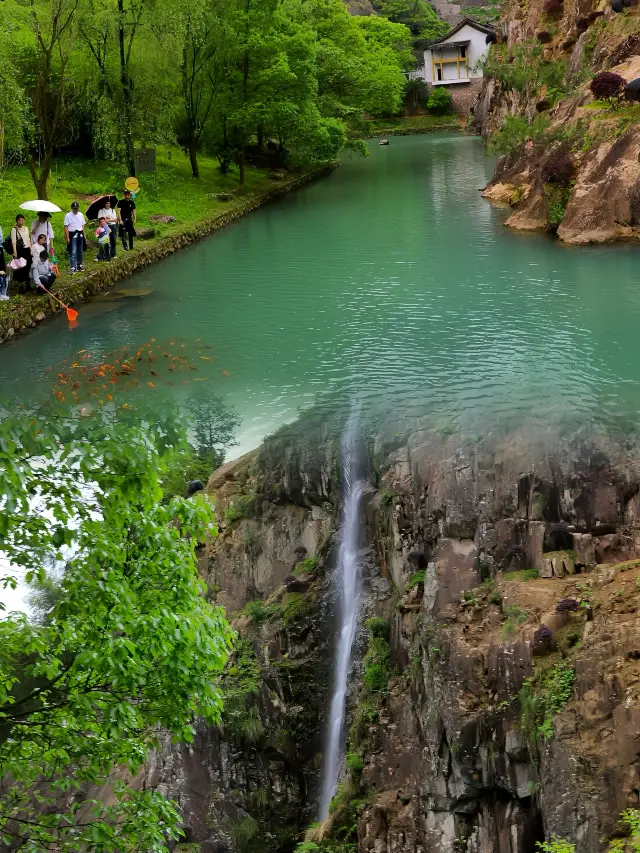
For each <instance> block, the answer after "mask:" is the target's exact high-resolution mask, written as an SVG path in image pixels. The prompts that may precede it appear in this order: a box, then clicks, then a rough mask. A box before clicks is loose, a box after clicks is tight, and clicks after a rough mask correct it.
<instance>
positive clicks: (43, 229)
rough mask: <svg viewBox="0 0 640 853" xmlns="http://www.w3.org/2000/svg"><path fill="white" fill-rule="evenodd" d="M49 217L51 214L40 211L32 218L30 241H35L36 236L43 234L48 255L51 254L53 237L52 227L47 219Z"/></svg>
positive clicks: (36, 240)
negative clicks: (36, 216) (35, 217)
mask: <svg viewBox="0 0 640 853" xmlns="http://www.w3.org/2000/svg"><path fill="white" fill-rule="evenodd" d="M50 219H51V214H50V213H46V212H45V211H42V212H41V213H39V214H38V218H37V219H34V220H33V222H32V223H31V242H32V243H37V242H38V237H39V236H40V235H41V234H44V235H45V237H46V238H47V243H46V246H47V250H48V252H49V254H50V255H53V238H54V237H55V234H54V231H53V227H52V225H51V223H50V222H49V220H50Z"/></svg>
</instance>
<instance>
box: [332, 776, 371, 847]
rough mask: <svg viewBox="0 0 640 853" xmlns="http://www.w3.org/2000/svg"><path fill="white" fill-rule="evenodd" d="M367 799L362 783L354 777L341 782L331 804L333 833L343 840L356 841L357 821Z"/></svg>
mask: <svg viewBox="0 0 640 853" xmlns="http://www.w3.org/2000/svg"><path fill="white" fill-rule="evenodd" d="M365 805H366V800H365V799H363V798H362V795H361V789H360V784H359V781H358V780H357V779H354V778H353V777H351V778H349V779H347V780H345V781H344V782H340V784H339V785H338V788H337V790H336V793H335V795H334V797H333V799H332V800H331V804H330V805H329V814H330V815H331V818H332V833H333V835H334V836H335V837H336V838H338V839H340V840H343V841H346V842H350V841H355V839H356V837H357V829H358V826H357V822H358V817H359V816H360V813H361V812H362V809H363V808H364V806H365Z"/></svg>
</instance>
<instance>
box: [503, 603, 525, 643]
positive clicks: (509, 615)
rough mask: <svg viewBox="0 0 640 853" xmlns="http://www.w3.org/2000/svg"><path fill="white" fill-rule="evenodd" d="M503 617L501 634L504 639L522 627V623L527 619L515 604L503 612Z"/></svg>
mask: <svg viewBox="0 0 640 853" xmlns="http://www.w3.org/2000/svg"><path fill="white" fill-rule="evenodd" d="M503 613H504V616H505V622H504V624H503V626H502V634H503V636H505V637H508V636H510V635H511V634H513V633H514V632H515V631H516V630H517V628H518V626H520V625H522V623H523V622H525V621H526V619H527V614H526V612H525V611H524V610H522V609H521V608H520V607H517V606H516V605H515V604H510V605H508V606H507V607H505V608H504V610H503Z"/></svg>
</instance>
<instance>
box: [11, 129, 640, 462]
mask: <svg viewBox="0 0 640 853" xmlns="http://www.w3.org/2000/svg"><path fill="white" fill-rule="evenodd" d="M491 165H492V163H491V162H490V161H489V160H488V158H487V157H486V155H485V153H484V150H483V148H482V145H481V144H480V142H479V141H478V140H477V139H473V138H469V137H464V136H460V135H451V134H438V135H432V136H423V137H419V136H418V137H415V136H414V137H402V138H394V139H392V140H391V145H389V146H388V147H381V146H378V145H377V144H376V143H375V142H374V143H372V144H371V156H370V157H369V158H367V159H365V160H362V159H345V162H344V163H343V165H342V167H341V168H340V169H339V170H337V171H336V172H335V173H334V174H332V175H331V176H330V177H329V178H327V179H325V180H322V181H320V182H318V183H316V184H313V185H311V186H309V187H307V188H305V189H303V190H301V191H299V192H296V193H294V194H291V195H289V196H287V197H286V198H284V199H282V200H281V201H279V202H277V203H275V204H273V205H270V206H268V207H266V208H264V209H263V210H261V211H259V212H257V213H255V214H253V215H251V216H249V217H247V218H246V219H244V220H242V221H240V222H238V223H236V224H234V225H232V226H231V227H229V228H228V229H226V230H224V231H222V232H220V233H219V234H217V235H215V236H213V237H211V238H209V239H206V240H203V241H202V242H200V243H199V244H198V245H197V246H194V247H191V248H190V249H187V250H185V251H183V252H181V253H179V254H177V255H175V256H173V257H172V258H170V259H168V260H167V261H165V262H163V263H161V264H159V265H157V266H155V267H153V268H151V269H149V270H147V271H145V272H143V273H140V274H139V275H137V276H135V277H134V278H133V279H131V280H129V281H128V282H125V283H123V284H122V285H121V287H123V288H142V289H149V290H150V291H152V292H151V293H150V294H149V295H147V296H143V297H140V298H135V299H122V300H119V301H116V302H113V301H110V297H108V298H107V299H105V300H102V301H98V302H95V303H92V304H89V305H85V306H81V307H80V322H79V325H78V327H77V328H76V329H74V330H73V331H69V330H68V328H67V324H66V321H65V320H64V319H63V318H58V319H57V320H55V321H52V322H48V323H45V324H43V325H42V326H41V327H40V328H38V329H37V330H35V331H34V332H33V333H32V334H29V335H25V336H23V337H21V338H20V339H18V340H16V341H15V342H13V343H11V344H9V345H4V346H3V347H2V348H1V349H0V389H1V390H2V391H3V392H8V393H10V394H15V393H19V394H20V396H22V397H23V398H24V397H27V398H34V397H36V396H37V395H38V394H39V393H40V390H41V389H42V388H44V387H45V386H46V385H47V384H49V383H50V378H49V374H47V373H45V371H46V369H47V368H48V367H53V369H54V370H55V369H56V367H58V366H59V365H60V364H61V363H63V362H64V361H65V360H68V359H71V358H72V357H73V354H74V352H76V351H77V350H78V349H86V350H89V351H91V352H92V353H96V354H98V353H107V352H109V351H110V350H113V349H114V348H115V347H121V346H123V345H126V346H128V347H131V348H136V347H137V346H139V345H140V344H141V343H142V342H143V341H145V340H147V339H149V338H152V337H153V338H156V339H157V340H158V341H165V340H168V339H170V338H173V337H175V336H180V337H181V338H183V339H184V340H186V341H188V342H190V341H194V340H195V339H196V338H200V339H201V342H200V343H199V344H198V346H200V345H204V344H207V345H210V346H211V350H210V352H211V355H212V357H213V359H214V360H213V361H212V362H211V363H210V364H209V363H208V362H205V361H203V362H201V363H200V365H201V366H200V372H199V374H197V375H198V378H206V379H207V383H206V384H205V383H204V382H203V383H202V384H201V385H199V386H197V387H198V390H199V393H202V394H205V393H216V394H221V395H223V396H224V397H225V398H226V399H227V401H228V402H229V403H230V404H231V405H232V406H233V407H234V408H235V409H236V410H237V411H238V413H239V414H240V416H241V418H242V426H241V428H240V445H239V447H238V448H237V452H242V451H244V450H246V449H248V448H250V447H252V446H254V445H255V444H256V443H257V442H258V441H259V440H260V438H261V437H263V436H264V435H265V434H266V433H269V432H271V431H273V430H274V429H275V428H276V427H277V426H279V425H280V424H282V423H284V422H285V421H287V420H291V419H292V418H294V417H295V416H296V414H297V412H298V411H299V410H300V409H304V408H307V407H308V406H310V405H311V404H312V403H314V402H315V401H317V400H318V399H323V400H327V399H331V397H332V396H334V395H336V394H339V393H340V394H342V393H345V392H346V393H347V394H348V395H349V396H353V395H354V394H357V395H359V396H360V397H361V398H362V399H363V402H364V406H365V410H368V411H375V412H377V414H378V416H379V417H381V418H383V419H385V420H387V421H392V422H395V421H396V420H403V419H406V418H411V417H413V416H424V415H427V416H428V418H429V419H430V420H431V421H432V422H433V423H434V424H439V425H441V426H442V427H443V428H447V429H448V428H449V427H451V428H456V427H462V428H468V429H471V430H482V429H487V428H489V427H490V426H491V425H492V424H495V423H505V422H511V421H515V420H518V419H522V418H526V419H529V420H533V421H535V422H539V423H540V424H542V425H544V424H546V423H547V422H550V421H553V422H557V421H562V420H563V419H567V420H573V421H577V422H583V421H592V420H605V421H612V422H616V421H620V422H621V421H622V420H623V419H628V418H634V419H635V417H636V415H637V413H638V410H639V409H640V385H639V370H638V359H637V355H638V343H637V340H638V329H640V284H639V278H640V275H639V271H640V249H639V248H638V247H635V246H626V245H620V246H615V247H604V248H595V247H594V248H586V249H585V248H583V249H568V248H563V247H561V246H560V245H558V244H557V243H555V242H554V241H553V240H551V239H549V238H548V237H546V236H545V235H520V234H517V233H514V232H510V231H509V230H507V229H505V228H504V227H503V224H502V223H503V221H504V218H505V213H504V212H503V211H498V210H495V209H494V208H492V207H491V206H490V205H489V204H488V203H487V202H485V201H483V199H482V198H481V196H480V193H479V191H478V190H479V189H480V188H481V187H483V186H484V184H485V183H486V181H487V179H488V177H489V175H490V171H491ZM169 212H170V211H169ZM227 374H228V375H227ZM194 375H195V374H194ZM205 389H206V390H205ZM149 393H153V392H151V391H150V392H149ZM174 393H175V394H176V395H177V396H179V395H181V394H183V393H184V387H182V386H180V387H177V388H176V389H175V392H174Z"/></svg>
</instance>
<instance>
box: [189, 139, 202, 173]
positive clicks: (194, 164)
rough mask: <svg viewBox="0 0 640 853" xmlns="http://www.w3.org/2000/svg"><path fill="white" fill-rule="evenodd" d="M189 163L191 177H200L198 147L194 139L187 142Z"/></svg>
mask: <svg viewBox="0 0 640 853" xmlns="http://www.w3.org/2000/svg"><path fill="white" fill-rule="evenodd" d="M189 162H190V163H191V177H192V178H199V177H200V167H199V166H198V145H197V143H196V141H195V139H190V140H189Z"/></svg>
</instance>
